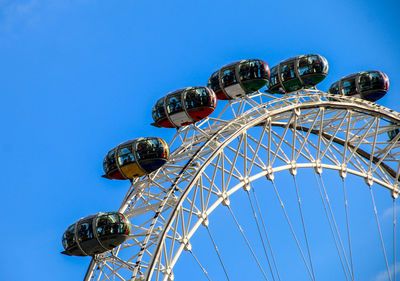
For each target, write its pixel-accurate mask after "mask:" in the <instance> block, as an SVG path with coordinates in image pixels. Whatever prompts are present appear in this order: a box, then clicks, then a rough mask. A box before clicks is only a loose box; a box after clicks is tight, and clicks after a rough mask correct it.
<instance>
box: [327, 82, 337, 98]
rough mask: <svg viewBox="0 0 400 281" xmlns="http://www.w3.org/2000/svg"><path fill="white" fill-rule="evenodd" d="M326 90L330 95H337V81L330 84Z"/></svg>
mask: <svg viewBox="0 0 400 281" xmlns="http://www.w3.org/2000/svg"><path fill="white" fill-rule="evenodd" d="M328 92H329V93H330V94H332V95H339V82H336V83H334V84H332V86H331V87H330V88H329V91H328Z"/></svg>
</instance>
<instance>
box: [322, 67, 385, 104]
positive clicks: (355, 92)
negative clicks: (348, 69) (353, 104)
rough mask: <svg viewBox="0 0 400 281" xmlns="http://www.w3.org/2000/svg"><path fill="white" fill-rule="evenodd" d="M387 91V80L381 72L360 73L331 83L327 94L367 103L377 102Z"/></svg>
mask: <svg viewBox="0 0 400 281" xmlns="http://www.w3.org/2000/svg"><path fill="white" fill-rule="evenodd" d="M388 90H389V78H388V77H387V75H386V74H385V73H383V72H381V71H361V72H358V73H354V74H351V75H348V76H346V77H343V78H341V79H340V80H339V81H336V82H335V83H333V84H332V85H331V86H330V87H329V89H328V93H329V94H332V95H344V96H353V97H357V98H361V99H365V100H368V101H372V102H374V101H377V100H379V99H380V98H382V97H383V96H384V95H385V94H386V93H387V91H388Z"/></svg>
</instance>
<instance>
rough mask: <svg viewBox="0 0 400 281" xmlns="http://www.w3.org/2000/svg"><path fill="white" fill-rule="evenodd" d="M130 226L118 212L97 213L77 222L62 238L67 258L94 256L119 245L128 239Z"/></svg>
mask: <svg viewBox="0 0 400 281" xmlns="http://www.w3.org/2000/svg"><path fill="white" fill-rule="evenodd" d="M130 229H131V224H130V222H129V220H128V219H127V218H125V216H124V215H123V214H121V213H118V212H108V213H98V214H97V215H92V216H88V217H85V218H82V219H80V220H78V221H77V222H76V223H74V224H72V225H71V226H69V227H68V228H67V230H66V231H65V232H64V235H63V237H62V244H63V247H64V249H65V250H64V251H63V252H61V253H62V254H65V255H68V256H94V255H97V254H101V253H104V252H106V251H109V250H111V249H113V248H115V247H117V246H119V245H121V244H122V243H123V242H125V240H126V239H127V238H128V236H129V233H130Z"/></svg>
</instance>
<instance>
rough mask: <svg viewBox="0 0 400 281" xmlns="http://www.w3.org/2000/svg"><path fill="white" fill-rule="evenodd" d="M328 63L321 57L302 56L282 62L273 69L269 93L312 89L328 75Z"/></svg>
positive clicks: (269, 82)
mask: <svg viewBox="0 0 400 281" xmlns="http://www.w3.org/2000/svg"><path fill="white" fill-rule="evenodd" d="M328 71H329V66H328V61H327V60H326V59H325V58H324V57H323V56H320V55H301V56H297V57H293V58H290V59H287V60H285V61H282V62H280V63H279V64H278V65H276V66H274V67H273V68H272V69H271V77H270V79H269V81H268V92H270V93H272V94H285V93H290V92H293V91H297V90H300V89H306V88H311V87H314V86H315V85H317V84H318V83H319V82H321V81H322V80H324V79H325V77H326V76H327V75H328Z"/></svg>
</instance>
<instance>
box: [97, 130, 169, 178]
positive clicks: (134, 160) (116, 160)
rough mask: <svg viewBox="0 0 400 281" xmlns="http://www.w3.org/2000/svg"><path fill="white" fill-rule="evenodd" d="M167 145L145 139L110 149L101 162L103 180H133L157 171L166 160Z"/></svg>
mask: <svg viewBox="0 0 400 281" xmlns="http://www.w3.org/2000/svg"><path fill="white" fill-rule="evenodd" d="M168 154H169V149H168V145H167V143H166V142H165V141H164V140H163V139H160V138H156V137H147V138H138V139H135V140H131V141H127V142H124V143H122V144H120V145H119V146H117V147H116V148H114V149H112V150H111V151H110V152H108V154H107V155H106V157H105V158H104V161H103V169H104V172H105V174H104V175H103V177H104V178H107V179H117V180H124V179H131V180H132V179H133V178H136V177H141V176H144V175H146V174H150V173H151V172H153V171H155V170H157V169H158V168H160V167H161V166H162V165H164V164H165V162H167V160H168Z"/></svg>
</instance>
